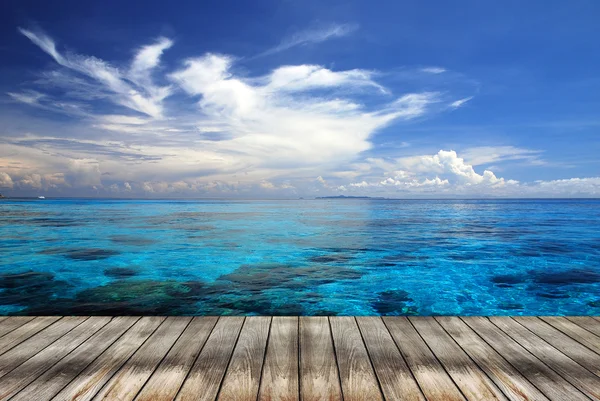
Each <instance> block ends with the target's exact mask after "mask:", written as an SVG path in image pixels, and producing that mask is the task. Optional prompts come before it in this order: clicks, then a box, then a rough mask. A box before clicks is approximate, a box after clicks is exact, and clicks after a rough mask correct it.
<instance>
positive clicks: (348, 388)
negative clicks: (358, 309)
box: [300, 316, 383, 401]
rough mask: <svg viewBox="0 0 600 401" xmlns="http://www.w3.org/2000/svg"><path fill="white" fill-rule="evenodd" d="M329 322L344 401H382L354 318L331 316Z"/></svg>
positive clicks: (377, 383)
mask: <svg viewBox="0 0 600 401" xmlns="http://www.w3.org/2000/svg"><path fill="white" fill-rule="evenodd" d="M329 321H330V324H331V334H332V336H333V343H334V346H335V355H336V357H337V362H338V367H339V372H340V373H339V375H340V380H341V382H342V391H343V394H344V400H346V401H352V400H365V401H366V400H383V395H382V394H381V390H380V388H379V382H378V381H377V377H376V376H375V371H374V370H373V366H372V364H371V360H370V358H369V354H368V353H367V349H366V348H365V344H364V341H363V339H362V335H361V333H360V330H359V328H358V325H357V323H356V319H355V318H354V317H350V316H344V317H331V318H330V319H329ZM301 324H302V321H301ZM300 350H301V351H302V348H300ZM317 352H318V349H317Z"/></svg>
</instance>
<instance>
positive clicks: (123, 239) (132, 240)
mask: <svg viewBox="0 0 600 401" xmlns="http://www.w3.org/2000/svg"><path fill="white" fill-rule="evenodd" d="M110 240H111V241H112V242H114V243H116V244H122V245H133V246H147V245H153V244H156V242H157V241H156V240H153V239H151V238H142V237H132V236H129V235H113V236H112V237H110Z"/></svg>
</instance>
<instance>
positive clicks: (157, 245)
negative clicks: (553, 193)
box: [0, 198, 600, 316]
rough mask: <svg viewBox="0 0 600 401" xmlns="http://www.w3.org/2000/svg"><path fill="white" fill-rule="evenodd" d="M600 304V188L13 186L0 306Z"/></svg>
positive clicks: (185, 310) (0, 205) (436, 308)
mask: <svg viewBox="0 0 600 401" xmlns="http://www.w3.org/2000/svg"><path fill="white" fill-rule="evenodd" d="M105 314H109V315H244V316H246V315H306V316H318V315H598V314H600V200H595V199H587V200H586V199H569V200H566V199H556V200H536V199H527V200H525V199H519V200H516V199H511V200H387V199H306V200H239V201H238V200H234V201H232V200H98V199H50V198H48V199H43V200H42V199H2V200H0V315H105Z"/></svg>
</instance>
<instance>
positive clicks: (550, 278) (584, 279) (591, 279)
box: [531, 269, 600, 285]
mask: <svg viewBox="0 0 600 401" xmlns="http://www.w3.org/2000/svg"><path fill="white" fill-rule="evenodd" d="M531 274H532V276H533V281H534V282H535V283H538V284H548V285H570V284H594V283H600V272H599V271H596V270H591V269H572V270H565V271H562V272H532V273H531Z"/></svg>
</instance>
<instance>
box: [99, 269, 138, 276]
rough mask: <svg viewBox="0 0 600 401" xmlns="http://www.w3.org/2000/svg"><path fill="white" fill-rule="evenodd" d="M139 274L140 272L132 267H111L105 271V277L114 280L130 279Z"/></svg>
mask: <svg viewBox="0 0 600 401" xmlns="http://www.w3.org/2000/svg"><path fill="white" fill-rule="evenodd" d="M137 274H138V270H137V269H132V268H130V267H109V268H108V269H106V270H104V275H106V276H108V277H113V278H128V277H133V276H135V275H137Z"/></svg>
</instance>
